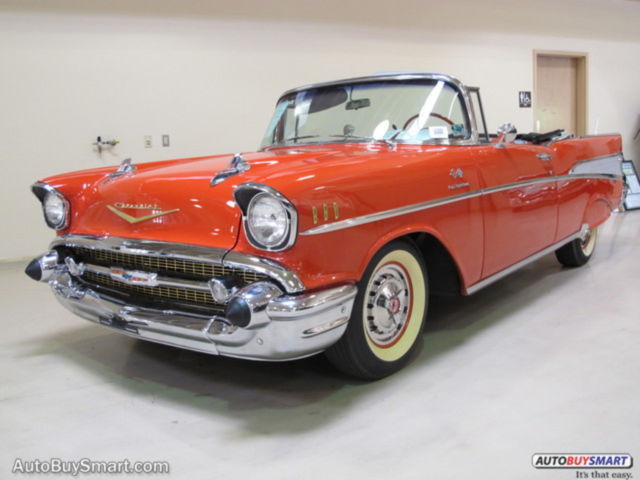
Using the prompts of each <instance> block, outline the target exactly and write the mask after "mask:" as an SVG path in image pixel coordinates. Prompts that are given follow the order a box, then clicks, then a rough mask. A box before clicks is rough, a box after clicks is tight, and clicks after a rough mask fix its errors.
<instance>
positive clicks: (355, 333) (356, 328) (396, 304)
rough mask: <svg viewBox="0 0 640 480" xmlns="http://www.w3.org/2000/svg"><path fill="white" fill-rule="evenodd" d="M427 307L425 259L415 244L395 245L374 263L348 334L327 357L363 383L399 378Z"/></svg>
mask: <svg viewBox="0 0 640 480" xmlns="http://www.w3.org/2000/svg"><path fill="white" fill-rule="evenodd" d="M427 302H428V281H427V272H426V268H425V265H424V261H423V259H422V256H421V255H420V253H419V252H418V251H417V250H416V249H415V247H413V245H412V244H410V243H409V242H406V241H402V240H396V241H394V242H391V243H390V244H388V245H386V246H385V247H383V248H382V249H381V250H380V251H379V252H378V253H377V254H376V255H375V256H374V258H373V259H372V260H371V262H370V263H369V266H368V267H367V269H366V271H365V273H364V275H363V277H362V279H361V280H360V282H359V284H358V295H357V297H356V301H355V304H354V307H353V312H352V314H351V319H350V320H349V325H348V327H347V330H346V332H345V334H344V335H343V336H342V338H341V339H340V340H339V341H338V343H336V344H335V345H333V346H332V347H331V348H330V349H329V350H327V352H326V355H327V357H328V358H329V360H330V361H331V362H332V363H333V364H334V365H335V366H336V367H337V368H338V369H340V370H342V371H343V372H345V373H347V374H349V375H352V376H355V377H358V378H363V379H368V380H372V379H378V378H382V377H385V376H387V375H390V374H392V373H394V372H396V371H397V370H399V369H400V368H402V367H403V366H404V365H405V364H406V363H407V361H409V359H410V358H411V355H412V353H413V352H414V351H415V349H416V348H417V346H418V344H419V340H420V336H421V335H420V334H421V332H422V327H423V325H424V319H425V316H426V311H427Z"/></svg>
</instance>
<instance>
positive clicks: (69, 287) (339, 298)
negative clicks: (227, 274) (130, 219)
mask: <svg viewBox="0 0 640 480" xmlns="http://www.w3.org/2000/svg"><path fill="white" fill-rule="evenodd" d="M70 267H71V268H70ZM76 268H77V266H75V265H74V264H73V262H71V264H70V263H66V264H65V263H63V262H62V261H61V259H58V256H57V254H56V252H55V251H51V252H48V253H46V254H45V255H43V256H41V257H39V258H36V259H35V260H34V261H33V262H31V264H30V265H29V267H27V274H28V275H29V276H31V277H32V278H34V279H36V280H40V281H43V282H47V283H48V284H49V285H50V286H51V289H52V290H53V293H54V295H55V297H56V298H57V299H58V301H59V302H60V303H61V304H62V305H63V306H64V307H65V308H67V309H68V310H70V311H71V312H73V313H75V314H77V315H79V316H80V317H83V318H85V319H87V320H90V321H92V322H94V323H97V324H100V325H103V326H105V327H107V328H109V329H111V330H114V331H117V332H119V333H124V334H126V335H129V336H132V337H135V338H140V339H143V340H149V341H152V342H157V343H162V344H166V345H172V346H175V347H180V348H185V349H188V350H195V351H199V352H204V353H209V354H213V355H224V356H229V357H237V358H246V359H252V360H271V361H280V360H293V359H297V358H303V357H307V356H310V355H313V354H316V353H319V352H321V351H323V350H325V349H326V348H328V347H330V346H331V345H332V344H334V343H335V342H337V341H338V340H339V339H340V337H341V336H342V334H343V333H344V331H345V330H346V328H347V323H348V321H349V317H350V316H351V310H352V308H353V303H354V299H355V296H356V293H357V288H356V286H355V285H342V286H339V287H334V288H328V289H325V290H319V291H313V292H296V293H292V292H291V291H290V290H289V289H288V288H286V290H287V291H286V292H283V289H282V285H283V283H280V285H278V284H277V283H275V282H273V281H271V280H270V279H267V280H261V281H258V282H255V283H253V284H250V285H247V286H246V287H244V288H242V289H241V290H239V291H237V292H235V293H234V297H233V298H232V300H234V299H235V300H236V301H237V303H238V304H240V305H241V306H242V309H241V310H242V311H241V314H242V315H240V317H241V319H242V320H243V322H238V321H232V320H233V315H232V313H231V311H230V310H229V309H227V311H226V312H225V314H224V315H220V316H218V315H214V316H205V315H200V314H196V313H191V312H181V311H177V310H161V309H158V308H146V307H139V306H135V305H129V304H126V303H124V302H123V301H122V300H121V299H117V298H113V297H111V296H109V295H108V294H105V293H103V292H97V291H96V290H94V289H92V287H91V285H87V283H86V282H83V281H82V280H81V279H80V277H79V275H80V274H79V272H78V271H76ZM278 278H281V276H280V277H278ZM286 286H288V285H285V287H286ZM225 316H227V318H225Z"/></svg>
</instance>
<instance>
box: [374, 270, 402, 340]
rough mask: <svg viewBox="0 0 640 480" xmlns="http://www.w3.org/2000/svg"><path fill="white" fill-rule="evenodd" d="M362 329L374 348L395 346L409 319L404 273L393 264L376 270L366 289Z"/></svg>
mask: <svg viewBox="0 0 640 480" xmlns="http://www.w3.org/2000/svg"><path fill="white" fill-rule="evenodd" d="M367 295H368V296H367V300H366V303H365V318H366V320H365V322H366V329H367V333H368V335H369V337H370V338H371V340H372V341H373V342H374V343H376V344H377V345H389V344H391V343H393V342H395V341H396V340H397V339H398V338H399V337H400V336H401V335H402V332H403V331H404V327H405V326H406V324H407V320H408V318H409V312H410V305H411V288H410V282H409V278H408V275H407V273H406V272H405V270H404V269H403V268H402V267H401V266H400V265H397V264H387V265H385V266H383V267H382V268H381V269H379V270H378V271H377V272H376V273H375V274H374V275H373V277H372V279H371V280H370V281H369V284H368V285H367Z"/></svg>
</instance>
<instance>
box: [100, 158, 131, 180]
mask: <svg viewBox="0 0 640 480" xmlns="http://www.w3.org/2000/svg"><path fill="white" fill-rule="evenodd" d="M135 170H136V166H135V165H134V164H133V163H131V159H130V158H125V159H124V160H123V161H122V163H121V164H120V166H119V167H118V169H117V170H116V171H115V172H111V173H110V174H108V175H107V179H106V180H105V181H104V182H103V183H108V182H110V181H111V180H113V179H115V178H118V177H121V176H122V175H127V174H129V173H133V172H134V171H135Z"/></svg>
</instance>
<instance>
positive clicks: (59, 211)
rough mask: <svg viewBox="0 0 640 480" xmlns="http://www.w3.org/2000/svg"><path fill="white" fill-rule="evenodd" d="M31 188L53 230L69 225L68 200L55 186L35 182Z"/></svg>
mask: <svg viewBox="0 0 640 480" xmlns="http://www.w3.org/2000/svg"><path fill="white" fill-rule="evenodd" d="M31 189H32V190H33V193H34V194H35V195H36V196H37V197H38V199H39V200H40V201H41V202H42V213H44V220H45V222H47V225H48V226H49V227H51V228H53V229H55V230H63V229H65V228H67V227H68V226H69V202H68V201H67V199H66V198H65V197H64V195H62V194H61V193H60V192H58V191H57V190H56V189H55V188H53V187H52V186H50V185H47V184H45V183H36V184H34V185H33V186H32V187H31Z"/></svg>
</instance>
